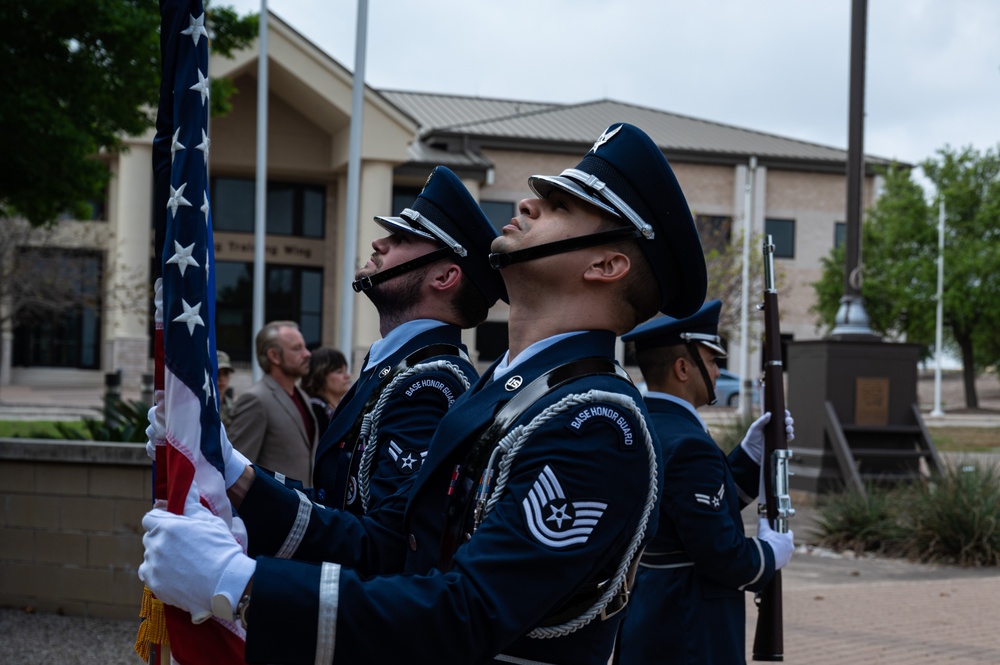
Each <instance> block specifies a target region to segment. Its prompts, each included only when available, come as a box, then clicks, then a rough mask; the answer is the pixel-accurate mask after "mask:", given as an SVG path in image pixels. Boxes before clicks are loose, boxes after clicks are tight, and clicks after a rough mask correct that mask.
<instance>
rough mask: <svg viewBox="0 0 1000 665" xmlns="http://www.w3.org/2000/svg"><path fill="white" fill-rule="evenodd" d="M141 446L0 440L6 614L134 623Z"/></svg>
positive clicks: (1, 578) (144, 463)
mask: <svg viewBox="0 0 1000 665" xmlns="http://www.w3.org/2000/svg"><path fill="white" fill-rule="evenodd" d="M151 495H152V480H151V474H150V463H149V459H148V458H147V457H146V451H145V449H144V446H143V445H142V444H100V443H84V442H80V443H77V442H61V441H33V440H25V439H0V506H2V513H0V606H5V607H32V608H35V609H37V610H40V611H44V612H59V613H65V614H72V615H80V616H97V617H110V618H117V619H132V618H134V619H136V625H137V626H138V615H139V604H140V601H141V600H142V583H141V582H140V581H139V578H138V577H137V570H138V567H139V564H140V563H141V562H142V524H141V521H142V516H143V514H144V513H145V512H146V511H147V510H148V509H149V505H150V497H151Z"/></svg>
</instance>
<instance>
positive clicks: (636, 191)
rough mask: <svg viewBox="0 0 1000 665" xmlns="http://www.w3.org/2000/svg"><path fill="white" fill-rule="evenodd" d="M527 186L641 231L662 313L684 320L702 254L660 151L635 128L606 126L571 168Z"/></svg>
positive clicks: (696, 296) (702, 284)
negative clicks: (559, 193) (556, 192)
mask: <svg viewBox="0 0 1000 665" xmlns="http://www.w3.org/2000/svg"><path fill="white" fill-rule="evenodd" d="M528 184H529V185H531V188H532V189H533V190H535V192H536V193H537V194H538V195H539V196H542V197H545V196H546V195H547V194H548V193H549V192H550V191H551V190H552V188H553V187H558V188H560V189H562V190H565V191H567V192H569V193H570V194H573V195H574V196H577V197H579V198H581V199H583V200H585V201H587V202H588V203H591V204H593V205H595V206H597V207H599V208H601V209H603V210H605V211H608V212H611V213H613V214H614V215H617V216H618V217H621V218H622V220H624V221H626V222H629V223H631V224H633V225H635V226H636V227H637V228H638V229H639V230H640V231H642V232H643V237H641V238H639V239H638V242H639V246H640V247H642V251H643V253H644V254H645V255H646V258H647V259H648V260H649V263H650V265H651V267H652V269H653V274H654V275H656V281H657V283H658V285H659V288H660V296H661V297H660V311H662V312H663V313H664V314H668V315H670V316H689V315H690V314H693V313H694V312H695V311H696V310H697V309H698V308H699V307H700V306H701V304H702V303H703V302H704V301H705V291H706V289H707V288H708V276H707V273H706V271H705V255H704V253H703V252H702V249H701V241H700V240H699V238H698V231H697V229H696V228H695V225H694V219H693V218H692V217H691V211H690V210H689V209H688V205H687V201H686V200H685V199H684V193H683V192H682V191H681V188H680V185H679V184H677V178H675V177H674V172H673V170H671V168H670V164H668V163H667V159H666V157H664V156H663V151H661V150H660V148H659V146H657V145H656V144H655V143H653V140H652V139H650V138H649V136H647V135H646V133H645V132H643V131H642V130H641V129H639V128H638V127H635V126H633V125H629V124H626V123H616V124H613V125H611V126H610V127H608V128H607V129H606V130H604V133H603V134H601V136H599V137H598V139H597V141H596V142H595V143H594V146H593V147H592V148H591V149H590V151H589V152H588V153H587V154H586V155H585V156H584V158H583V160H582V161H581V162H580V163H579V164H577V165H576V167H575V168H572V169H566V170H565V171H563V172H562V173H561V174H560V175H558V176H541V175H536V176H532V177H531V178H529V179H528Z"/></svg>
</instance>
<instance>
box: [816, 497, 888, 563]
mask: <svg viewBox="0 0 1000 665" xmlns="http://www.w3.org/2000/svg"><path fill="white" fill-rule="evenodd" d="M900 494H901V493H900V492H898V491H887V490H885V489H883V488H880V487H877V486H874V485H870V486H869V487H868V488H867V489H866V491H865V493H864V494H862V493H861V492H855V491H848V492H845V493H843V494H837V495H834V496H833V497H830V498H829V499H828V500H827V501H826V502H825V503H824V504H823V505H822V506H820V510H819V513H818V517H817V521H816V534H815V535H816V537H817V539H818V541H819V543H820V544H821V545H825V546H827V547H830V548H833V549H836V550H845V549H849V550H854V551H855V552H857V553H858V554H861V553H864V552H872V553H877V554H890V555H892V554H899V553H900V552H901V549H902V543H903V542H904V540H905V538H906V528H905V518H904V517H903V515H902V514H901V513H902V512H903V511H902V510H901V509H900V504H901V503H905V501H904V497H903V496H900Z"/></svg>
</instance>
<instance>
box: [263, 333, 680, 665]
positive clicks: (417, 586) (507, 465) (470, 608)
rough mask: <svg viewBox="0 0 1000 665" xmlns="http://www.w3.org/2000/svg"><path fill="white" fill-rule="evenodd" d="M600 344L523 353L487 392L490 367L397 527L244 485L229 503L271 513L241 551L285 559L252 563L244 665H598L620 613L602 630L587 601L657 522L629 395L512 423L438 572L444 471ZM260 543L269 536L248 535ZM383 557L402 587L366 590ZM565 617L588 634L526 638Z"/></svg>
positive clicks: (652, 471) (593, 397)
mask: <svg viewBox="0 0 1000 665" xmlns="http://www.w3.org/2000/svg"><path fill="white" fill-rule="evenodd" d="M614 343H615V336H614V334H613V333H611V332H609V331H589V332H583V333H580V334H576V335H572V336H570V337H568V338H563V339H561V340H559V341H557V342H555V343H554V344H552V345H551V346H549V347H547V348H546V349H545V350H544V351H543V352H541V353H537V354H535V355H533V356H531V357H527V356H528V352H527V351H526V352H525V354H524V355H525V356H526V358H525V359H524V360H523V361H522V362H520V363H518V364H516V365H515V367H513V368H511V371H510V372H509V373H508V374H507V375H505V376H503V377H501V378H499V379H498V380H493V377H492V374H493V369H494V368H491V369H490V370H489V371H488V372H487V373H486V374H485V375H484V377H483V378H481V379H480V380H479V381H478V382H477V383H476V385H475V386H474V387H473V388H472V389H471V390H470V391H468V392H466V393H465V394H464V395H463V396H462V397H461V398H459V400H458V401H457V402H456V404H455V405H454V407H453V408H452V409H451V410H449V412H448V413H447V415H445V417H444V418H443V419H442V421H441V424H440V427H439V428H438V430H437V433H436V434H435V437H434V440H433V442H432V443H431V446H430V452H429V454H428V457H427V459H426V461H425V462H424V465H423V467H422V469H421V470H420V473H419V474H418V477H417V480H416V482H415V483H414V485H413V487H412V489H411V492H410V498H409V503H408V505H407V506H406V510H405V513H404V514H402V516H401V517H402V520H401V521H400V522H399V523H398V524H393V523H392V522H393V519H394V518H395V517H399V515H393V514H392V513H393V507H392V506H391V505H390V506H389V507H386V506H383V508H382V509H380V510H379V511H377V512H373V513H370V514H369V515H367V516H365V517H363V518H361V519H357V518H356V517H355V518H354V520H353V521H352V520H350V519H348V518H351V517H353V516H350V515H345V513H344V512H343V511H331V510H328V509H324V508H321V507H319V506H316V505H315V504H309V503H308V502H307V501H306V500H305V499H304V496H303V495H301V494H299V497H298V499H297V500H289V499H288V497H287V496H284V497H283V496H282V491H281V490H284V488H281V487H279V486H278V485H277V484H276V483H274V481H273V480H272V479H268V478H258V481H257V482H255V483H254V485H253V486H252V487H251V489H250V491H249V493H248V494H247V496H246V499H245V500H244V505H247V503H248V502H249V503H251V504H259V503H262V502H273V503H272V505H273V506H274V508H275V509H274V510H273V511H272V518H271V520H270V521H269V522H268V523H267V524H256V525H251V524H248V529H249V530H250V542H251V544H252V545H253V543H254V541H255V539H256V540H257V541H258V543H257V544H258V548H257V549H258V550H259V551H258V554H261V553H263V550H268V549H271V550H272V551H278V552H279V556H282V557H286V558H271V557H267V556H258V558H257V572H256V574H255V576H254V581H253V594H252V609H251V614H252V619H251V620H250V627H249V630H248V637H247V647H246V656H247V660H248V662H271V663H279V662H280V663H314V662H335V663H362V662H366V663H397V662H398V663H402V662H406V663H480V662H491V661H492V662H515V663H573V664H575V665H580V664H583V665H586V664H589V663H594V664H598V663H599V664H601V665H604V664H605V663H606V662H607V660H608V658H609V656H610V654H611V650H612V646H613V643H614V638H615V634H616V633H617V629H618V624H619V622H620V619H621V617H622V615H623V614H622V613H618V614H614V615H613V616H609V617H608V618H607V619H606V620H602V617H601V608H606V604H602V602H603V600H604V599H606V598H608V597H610V596H611V595H613V592H614V591H615V590H616V588H615V584H614V583H615V582H617V581H619V580H621V578H622V576H623V575H624V573H626V572H627V568H628V566H629V564H630V563H632V562H633V561H634V560H635V558H636V557H637V556H638V553H639V552H640V551H641V547H642V546H643V545H644V544H645V542H646V541H647V540H648V538H649V536H650V534H652V533H653V532H654V531H655V521H656V516H657V514H658V511H657V506H656V500H657V496H658V487H659V486H660V480H661V465H660V462H659V446H658V445H657V444H656V442H655V440H653V438H652V436H651V431H650V430H649V429H648V428H647V426H646V412H645V407H644V405H643V403H642V399H641V397H640V396H639V393H638V391H637V390H636V389H635V388H634V386H632V385H631V384H630V383H629V382H626V381H624V380H622V379H621V378H619V377H617V376H613V375H607V374H598V375H590V376H578V377H576V378H574V379H571V380H569V381H568V382H566V383H564V384H562V385H560V386H559V387H557V388H556V389H554V390H552V391H551V392H549V393H547V394H545V395H544V397H542V398H541V399H539V400H538V401H536V402H534V403H533V404H532V405H531V406H530V407H529V408H528V409H527V410H526V411H524V412H523V413H522V415H521V416H520V417H518V418H517V419H516V420H515V421H514V423H513V428H512V429H510V430H508V432H510V433H512V435H513V436H508V437H504V439H503V440H501V447H502V446H504V445H505V446H507V448H505V450H506V452H507V453H509V454H507V455H500V456H499V457H498V458H497V460H496V461H495V462H491V464H490V465H489V466H490V468H492V469H494V470H495V471H496V475H495V476H494V478H493V481H492V483H493V485H492V494H491V495H490V502H492V503H489V502H488V503H487V505H488V506H489V507H488V509H487V512H486V513H485V517H484V518H483V519H482V522H481V524H479V527H478V529H477V530H475V532H474V533H473V534H472V536H471V537H470V538H469V539H468V540H467V541H466V542H464V544H462V545H461V546H460V547H459V548H458V550H457V552H456V553H455V554H454V558H453V559H452V560H451V561H450V562H448V563H447V564H445V565H441V566H439V565H438V561H439V557H440V555H441V543H442V531H443V527H444V522H445V513H446V510H447V502H448V500H449V489H450V488H452V487H453V486H452V480H453V476H454V473H455V470H456V465H460V464H462V463H463V462H464V461H465V458H466V455H467V454H468V451H469V449H470V447H471V446H472V444H473V443H474V442H475V441H476V440H477V439H478V437H479V435H480V433H481V432H482V431H483V430H484V429H485V428H486V427H487V426H488V425H489V424H490V423H491V422H492V421H493V418H494V415H495V414H496V413H497V411H498V410H500V409H501V408H502V407H503V405H504V404H505V403H506V402H507V401H509V400H510V399H511V398H512V397H513V396H514V395H516V394H518V392H519V389H521V388H523V387H524V386H528V385H529V384H530V383H531V381H532V380H534V379H535V378H536V377H539V376H541V375H542V374H544V373H545V372H546V371H548V370H550V369H552V368H554V367H557V366H559V365H562V364H563V363H566V362H569V361H573V360H577V359H580V358H589V357H600V358H605V359H608V361H610V362H613V358H614ZM529 351H530V350H529ZM494 367H495V366H494ZM284 494H285V495H287V491H284ZM494 498H495V501H494ZM267 528H270V529H271V530H272V531H273V532H274V533H272V534H271V535H270V536H260V537H258V536H259V534H260V532H261V531H264V530H266V529H267ZM395 529H399V531H398V532H394V530H395ZM403 534H405V536H403ZM393 547H399V548H400V550H402V551H403V552H405V561H404V565H403V570H404V572H405V573H406V574H404V575H396V576H376V577H373V578H368V577H367V576H366V575H365V572H364V571H365V570H366V566H370V565H371V564H372V562H373V561H376V562H377V561H379V560H380V559H381V558H382V557H383V556H385V557H387V558H390V559H391V558H392V557H393V555H392V554H388V555H383V554H381V553H380V552H381V551H383V550H384V549H385V548H389V551H391V548H393ZM287 557H294V558H295V559H296V560H288V559H287ZM352 557H354V559H353V560H352ZM303 559H305V560H303ZM319 560H323V561H326V562H327V563H323V564H314V563H309V562H308V561H319ZM332 562H337V563H332ZM341 564H342V565H341ZM602 583H603V586H600V585H601V584H602ZM592 586H593V588H592ZM594 589H596V590H594ZM578 594H579V595H582V596H583V598H584V601H583V603H582V605H581V602H580V599H579V598H578V597H577V595H578ZM573 601H575V602H573ZM567 603H570V604H571V606H572V607H573V608H574V611H573V612H571V614H573V615H574V616H575V615H576V614H577V613H578V612H579V613H584V614H587V613H588V612H589V615H588V616H587V617H586V618H590V617H594V618H593V620H592V621H589V622H586V621H579V622H575V623H574V622H572V621H571V622H570V624H569V625H568V626H567V625H565V622H563V625H562V627H561V628H551V629H541V630H537V631H536V632H534V633H533V632H532V631H533V629H536V628H537V627H539V626H542V625H543V624H545V623H546V619H547V618H550V617H552V616H553V615H555V614H559V612H560V610H563V609H565V607H566V605H567ZM607 607H610V606H607ZM578 608H579V609H578ZM605 613H610V612H608V611H606V612H605ZM581 625H582V627H580V626H581ZM497 654H500V655H497ZM494 656H496V661H493V658H494Z"/></svg>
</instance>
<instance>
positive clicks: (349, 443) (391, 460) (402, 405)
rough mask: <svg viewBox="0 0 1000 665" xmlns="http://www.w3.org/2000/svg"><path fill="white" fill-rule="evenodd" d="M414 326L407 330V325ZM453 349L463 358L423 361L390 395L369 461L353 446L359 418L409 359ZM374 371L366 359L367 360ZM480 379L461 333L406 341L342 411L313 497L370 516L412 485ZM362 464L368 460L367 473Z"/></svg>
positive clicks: (325, 441)
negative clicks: (452, 412) (438, 434)
mask: <svg viewBox="0 0 1000 665" xmlns="http://www.w3.org/2000/svg"><path fill="white" fill-rule="evenodd" d="M404 325H407V324H404ZM438 345H448V346H449V347H453V348H455V349H458V350H460V351H461V353H462V354H464V357H463V356H461V355H456V354H455V353H453V352H449V351H447V350H444V349H438V351H434V352H432V353H433V355H428V356H427V357H422V358H421V359H420V360H419V367H418V368H415V369H419V370H420V371H416V372H414V371H413V370H410V371H407V372H405V375H404V376H400V377H398V378H399V379H400V380H397V381H396V382H395V384H394V387H393V389H392V391H391V392H390V393H389V394H387V395H384V397H383V399H382V400H381V403H376V404H372V405H370V407H369V409H374V408H375V407H376V406H377V408H378V413H379V418H378V419H377V420H376V421H375V422H374V423H373V430H374V431H371V432H368V433H367V434H368V436H369V441H371V442H372V443H373V444H374V445H372V444H371V443H370V444H369V445H368V448H369V450H368V455H369V456H370V459H369V460H364V458H365V451H364V450H363V449H362V446H360V445H359V442H358V441H357V440H348V439H350V438H352V437H351V434H352V428H354V425H355V421H356V420H357V419H358V415H359V414H361V413H362V412H363V411H364V410H365V406H366V404H368V402H369V399H370V398H371V397H372V396H373V394H375V397H376V398H379V397H380V395H379V394H378V393H375V391H376V390H377V389H379V388H380V386H383V377H385V375H386V373H389V372H391V371H392V370H393V369H394V368H395V367H396V366H397V365H398V364H399V363H400V362H401V361H403V360H404V359H406V358H407V357H409V356H410V354H412V353H414V352H417V351H419V350H421V349H425V348H428V347H430V348H438ZM365 364H366V365H367V364H368V362H367V359H366V361H365ZM478 378H479V373H478V372H477V371H476V369H475V367H473V366H472V363H471V362H469V360H468V350H467V349H466V347H465V346H464V345H463V344H462V330H461V328H459V327H458V326H456V325H451V324H441V325H438V326H434V327H432V328H430V329H429V330H424V331H423V332H420V333H418V334H416V335H414V336H413V337H411V338H410V339H408V340H406V341H405V342H403V344H402V346H400V347H399V348H398V349H396V350H395V351H394V352H392V353H391V354H390V355H389V356H388V357H386V358H385V359H384V360H382V361H380V362H379V363H378V364H377V365H376V366H374V367H371V368H368V369H365V370H364V371H363V372H362V373H361V375H360V376H359V377H358V380H357V381H355V383H354V385H353V386H351V390H350V391H348V393H347V395H345V396H344V399H343V400H341V403H340V404H339V405H338V408H337V411H336V412H335V413H334V416H333V420H332V421H331V423H330V427H329V428H328V429H327V430H326V432H325V433H324V434H323V437H322V439H321V440H320V442H319V446H318V447H317V449H316V464H315V468H314V471H313V495H312V498H314V499H315V500H316V501H318V502H319V503H322V504H324V505H327V506H330V507H333V508H343V509H347V510H350V511H351V512H354V513H357V514H363V513H364V512H366V511H368V510H371V509H372V508H374V507H375V506H377V505H378V504H379V503H381V502H382V501H383V500H385V499H387V498H388V497H389V496H391V495H393V494H394V493H396V490H397V489H398V487H399V485H400V484H404V485H407V486H408V485H409V484H410V483H411V482H412V480H413V478H415V477H416V474H417V472H418V471H419V470H420V466H421V464H422V463H423V460H424V459H425V458H426V456H427V446H428V444H429V443H430V440H431V437H432V436H433V434H434V431H435V430H436V429H437V426H438V423H440V421H441V418H442V417H443V416H444V414H445V413H446V412H447V411H448V409H449V408H450V407H451V405H452V404H453V403H454V402H455V400H456V399H457V398H458V397H459V396H460V395H461V394H462V393H463V392H465V390H466V389H468V387H469V386H470V385H471V384H472V383H474V382H475V381H476V379H478ZM362 461H367V464H366V465H365V470H364V472H363V473H361V474H360V477H359V470H361V468H362V467H361V465H362Z"/></svg>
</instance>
